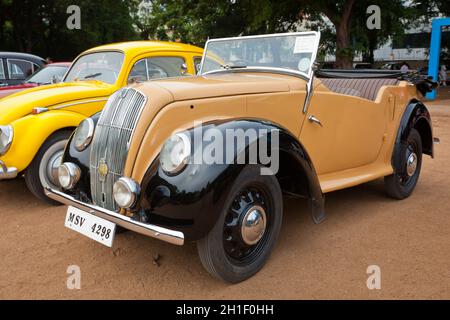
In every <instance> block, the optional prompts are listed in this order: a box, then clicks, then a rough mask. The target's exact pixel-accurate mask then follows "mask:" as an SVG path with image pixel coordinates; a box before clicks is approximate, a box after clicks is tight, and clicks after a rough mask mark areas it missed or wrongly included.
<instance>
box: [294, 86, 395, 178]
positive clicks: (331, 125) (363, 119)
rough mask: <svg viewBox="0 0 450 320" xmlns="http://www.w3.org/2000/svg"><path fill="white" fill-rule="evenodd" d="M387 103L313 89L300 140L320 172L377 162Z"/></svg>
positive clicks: (385, 126)
mask: <svg viewBox="0 0 450 320" xmlns="http://www.w3.org/2000/svg"><path fill="white" fill-rule="evenodd" d="M388 109H389V108H387V107H386V103H375V102H373V101H370V100H367V99H363V98H358V97H354V96H350V95H344V94H338V93H335V92H330V91H328V92H324V91H322V92H320V91H319V92H315V93H313V96H312V98H311V102H310V105H309V107H308V109H307V114H306V118H305V121H304V123H303V126H302V129H301V133H300V141H301V142H302V143H303V145H304V146H305V147H306V149H307V150H308V153H309V155H310V157H311V158H312V161H313V163H314V166H315V168H316V171H317V173H318V174H319V175H321V174H326V173H332V172H338V171H342V170H346V169H351V168H357V167H361V166H364V165H368V164H371V163H373V162H375V161H376V159H377V157H378V154H379V152H380V149H381V146H382V144H383V142H384V140H385V132H386V128H387V123H388V119H389V111H388Z"/></svg>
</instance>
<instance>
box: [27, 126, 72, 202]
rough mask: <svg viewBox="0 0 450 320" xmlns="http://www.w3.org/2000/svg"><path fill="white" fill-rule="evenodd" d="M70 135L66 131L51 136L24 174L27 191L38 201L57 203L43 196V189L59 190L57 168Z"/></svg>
mask: <svg viewBox="0 0 450 320" xmlns="http://www.w3.org/2000/svg"><path fill="white" fill-rule="evenodd" d="M70 135H71V132H70V131H66V130H64V131H58V132H56V133H54V134H52V135H51V136H50V137H49V138H48V139H47V140H46V141H45V143H44V144H43V145H42V146H41V148H40V149H39V151H38V153H37V154H36V156H35V157H34V159H33V161H32V162H31V164H30V165H29V166H28V168H27V170H26V172H25V182H26V184H27V186H28V189H29V190H30V191H31V192H32V193H33V194H34V195H35V196H36V197H38V198H39V199H41V200H43V201H45V202H47V203H50V204H53V205H57V204H59V203H58V202H56V201H53V200H51V199H50V198H48V197H47V196H46V195H45V193H44V187H51V188H59V182H58V167H59V165H60V164H61V160H62V157H63V153H64V148H65V146H66V144H67V141H68V140H69V137H70Z"/></svg>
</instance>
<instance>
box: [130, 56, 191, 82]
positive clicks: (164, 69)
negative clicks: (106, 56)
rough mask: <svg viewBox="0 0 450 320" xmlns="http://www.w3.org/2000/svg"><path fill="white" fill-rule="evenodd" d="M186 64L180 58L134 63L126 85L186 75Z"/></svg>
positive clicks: (161, 58)
mask: <svg viewBox="0 0 450 320" xmlns="http://www.w3.org/2000/svg"><path fill="white" fill-rule="evenodd" d="M186 71H187V70H186V64H185V61H184V59H183V58H181V57H151V58H144V59H141V60H139V61H138V62H136V63H135V64H134V66H133V68H132V69H131V71H130V75H129V76H128V83H133V82H142V81H146V80H151V79H161V78H169V77H179V76H183V75H185V74H186Z"/></svg>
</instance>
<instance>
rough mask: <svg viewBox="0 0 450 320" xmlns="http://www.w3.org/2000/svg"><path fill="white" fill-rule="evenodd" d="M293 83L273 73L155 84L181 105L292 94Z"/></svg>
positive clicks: (242, 74)
mask: <svg viewBox="0 0 450 320" xmlns="http://www.w3.org/2000/svg"><path fill="white" fill-rule="evenodd" d="M293 79H296V78H294V77H292V76H284V75H278V74H271V73H216V74H210V75H205V76H196V77H188V78H173V79H167V80H158V81H155V82H154V84H155V85H157V86H160V87H162V88H164V89H166V90H167V91H169V92H170V93H171V94H172V97H173V100H174V101H180V100H190V99H203V98H213V97H222V96H231V95H243V94H257V93H270V92H283V91H289V90H291V89H292V83H293ZM296 80H297V82H298V79H296ZM294 81H295V80H294Z"/></svg>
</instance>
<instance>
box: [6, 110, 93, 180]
mask: <svg viewBox="0 0 450 320" xmlns="http://www.w3.org/2000/svg"><path fill="white" fill-rule="evenodd" d="M84 118H85V116H83V115H81V114H79V113H75V112H71V111H67V110H54V111H48V112H45V113H42V114H39V115H29V116H26V117H23V118H20V119H18V120H16V121H14V122H12V125H13V127H14V139H13V142H12V145H11V148H10V150H9V151H8V152H7V153H6V155H4V156H3V157H2V158H1V159H2V161H4V162H5V164H6V165H7V166H8V165H14V167H16V168H17V169H18V171H19V172H20V171H23V170H25V169H26V168H27V167H28V165H29V164H30V163H31V161H32V160H33V158H34V156H35V155H36V153H37V152H38V150H39V148H40V147H41V146H42V144H43V143H44V142H45V140H46V139H47V138H48V137H49V136H50V135H51V134H52V133H54V132H56V131H58V130H60V129H64V128H72V129H73V128H76V127H77V126H78V125H79V123H80V122H81V121H82V120H83V119H84ZM15 137H19V138H15Z"/></svg>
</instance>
